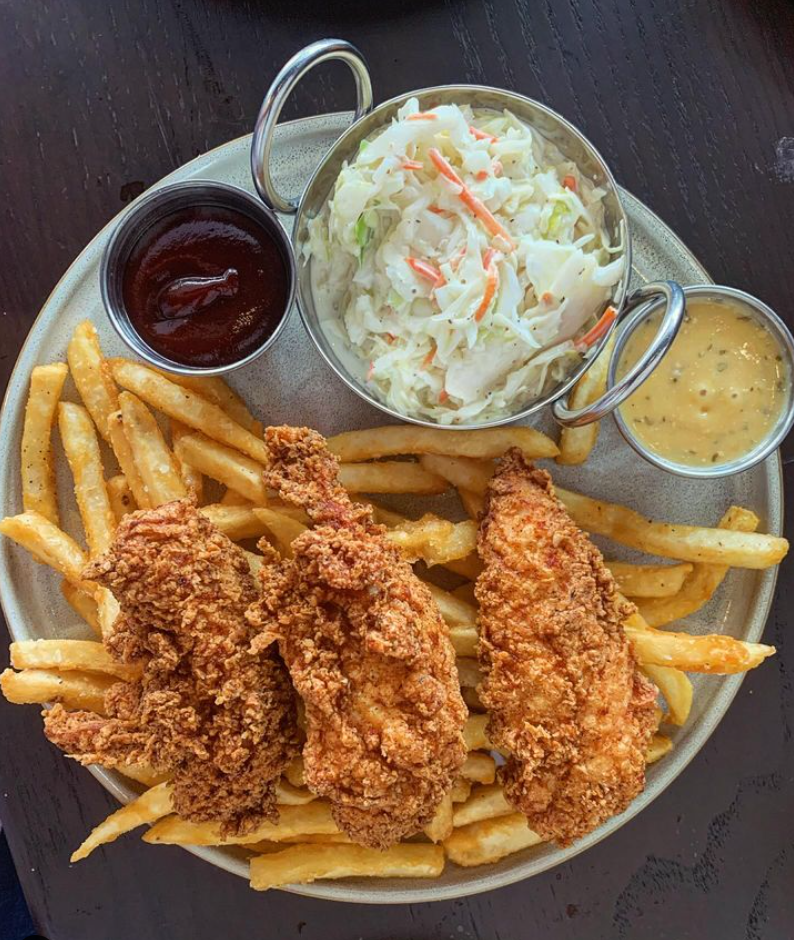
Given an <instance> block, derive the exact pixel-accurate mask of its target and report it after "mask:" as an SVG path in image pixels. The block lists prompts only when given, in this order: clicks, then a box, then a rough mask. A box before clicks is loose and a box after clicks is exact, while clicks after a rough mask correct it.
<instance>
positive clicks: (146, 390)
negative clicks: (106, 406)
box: [113, 361, 270, 466]
mask: <svg viewBox="0 0 794 940" xmlns="http://www.w3.org/2000/svg"><path fill="white" fill-rule="evenodd" d="M113 377H114V378H115V380H116V381H117V382H118V383H119V385H122V386H124V388H126V389H129V390H130V391H131V392H134V393H135V394H136V395H137V396H138V397H139V398H141V399H143V401H145V402H146V403H147V404H149V405H151V406H152V407H153V408H157V409H158V410H159V411H162V412H163V413H164V414H166V415H168V417H169V418H176V419H177V421H181V422H182V424H186V425H187V426H188V427H190V428H194V429H195V430H197V431H201V432H202V433H204V434H206V435H207V437H210V438H212V440H214V441H218V442H219V443H221V444H225V445H226V446H227V447H233V448H235V449H236V450H240V451H242V452H243V453H244V454H247V455H248V456H249V457H253V459H254V460H258V461H259V462H260V463H261V464H263V465H264V466H267V465H268V463H269V462H270V457H269V454H268V450H267V446H266V445H265V442H264V441H263V440H262V439H261V438H260V437H255V436H254V435H253V434H252V433H251V432H250V431H247V430H246V429H245V428H244V427H242V426H241V425H239V424H238V423H237V422H236V421H232V419H231V418H230V417H229V416H228V415H227V414H226V412H225V411H223V410H222V409H221V408H219V407H218V406H217V405H213V404H212V403H211V402H208V401H207V400H206V399H205V398H202V397H201V395H197V394H196V393H195V392H192V391H190V389H187V388H182V387H181V386H179V385H176V384H175V383H174V382H172V381H170V380H169V379H166V378H165V377H164V376H162V375H158V374H157V373H156V372H153V371H152V370H151V369H147V368H146V367H145V366H141V365H138V364H137V363H135V362H125V361H121V362H116V363H114V365H113Z"/></svg>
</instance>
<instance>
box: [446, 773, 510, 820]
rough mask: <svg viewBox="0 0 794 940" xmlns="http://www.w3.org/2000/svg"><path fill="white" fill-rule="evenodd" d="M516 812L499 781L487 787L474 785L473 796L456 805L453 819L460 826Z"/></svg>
mask: <svg viewBox="0 0 794 940" xmlns="http://www.w3.org/2000/svg"><path fill="white" fill-rule="evenodd" d="M514 812H515V807H513V806H511V805H510V804H509V803H508V802H507V800H506V799H505V794H504V790H503V789H502V788H501V786H500V785H499V784H498V783H492V784H491V785H490V786H486V787H472V791H471V796H470V797H469V798H468V800H466V802H465V803H463V804H462V805H460V806H456V807H455V811H454V813H453V816H452V821H453V824H454V826H455V828H457V827H458V826H469V825H471V823H475V822H480V821H481V820H483V819H496V817H497V816H509V815H510V814H511V813H514Z"/></svg>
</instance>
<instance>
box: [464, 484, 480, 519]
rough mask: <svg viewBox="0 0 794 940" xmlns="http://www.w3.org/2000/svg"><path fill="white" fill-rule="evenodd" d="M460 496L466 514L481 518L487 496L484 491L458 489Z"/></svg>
mask: <svg viewBox="0 0 794 940" xmlns="http://www.w3.org/2000/svg"><path fill="white" fill-rule="evenodd" d="M458 496H459V497H460V501H461V503H462V504H463V508H464V509H465V510H466V514H467V515H468V516H469V517H470V518H471V519H474V520H475V521H476V520H478V519H479V518H480V516H481V515H482V513H483V510H484V509H485V497H484V496H483V495H482V493H473V492H472V491H471V490H464V489H458Z"/></svg>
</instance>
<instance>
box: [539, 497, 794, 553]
mask: <svg viewBox="0 0 794 940" xmlns="http://www.w3.org/2000/svg"><path fill="white" fill-rule="evenodd" d="M556 492H557V496H558V497H559V498H560V499H561V500H562V501H563V503H564V504H565V507H566V509H567V510H568V512H569V513H570V514H571V516H572V517H573V520H574V522H576V523H577V525H580V526H581V527H582V528H583V529H585V530H586V531H587V532H591V533H594V534H596V535H606V536H608V537H609V538H612V539H614V540H615V541H616V542H622V543H623V544H624V545H628V546H629V547H631V548H636V549H639V550H640V551H644V552H648V553H649V554H651V555H661V556H662V557H663V558H677V559H679V560H681V561H692V562H709V563H711V564H718V565H731V566H733V567H736V568H769V567H771V566H772V565H776V564H778V563H779V562H780V561H781V560H782V559H783V558H785V556H786V553H787V552H788V542H787V541H786V539H783V538H778V537H777V536H774V535H760V534H758V533H756V532H735V531H731V530H729V529H709V528H706V527H702V526H693V525H678V524H675V523H670V522H652V521H650V520H648V519H646V518H645V517H644V516H641V515H640V514H639V513H638V512H634V510H633V509H628V508H627V507H626V506H620V505H617V504H614V503H604V502H600V501H599V500H597V499H591V498H590V497H589V496H582V495H581V494H580V493H572V492H570V491H569V490H564V489H560V488H559V487H557V488H556Z"/></svg>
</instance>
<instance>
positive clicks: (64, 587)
mask: <svg viewBox="0 0 794 940" xmlns="http://www.w3.org/2000/svg"><path fill="white" fill-rule="evenodd" d="M61 594H63V596H64V598H65V600H66V603H67V604H68V605H69V606H70V607H71V608H72V610H73V611H74V612H75V613H76V614H77V615H78V616H79V617H82V618H83V620H85V622H86V623H87V624H88V626H89V627H91V629H92V630H93V631H94V633H96V634H97V635H99V636H101V632H100V629H99V613H98V611H97V605H96V601H95V600H94V598H93V597H92V596H91V594H89V593H88V592H87V591H84V590H82V589H81V588H78V587H75V586H74V585H73V584H72V582H71V581H67V580H66V579H65V578H64V579H63V581H61Z"/></svg>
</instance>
